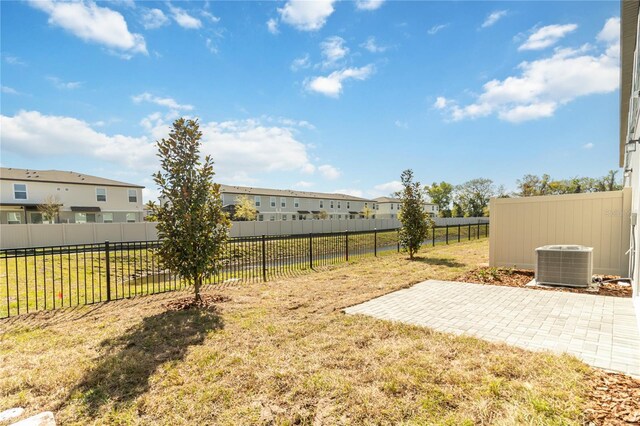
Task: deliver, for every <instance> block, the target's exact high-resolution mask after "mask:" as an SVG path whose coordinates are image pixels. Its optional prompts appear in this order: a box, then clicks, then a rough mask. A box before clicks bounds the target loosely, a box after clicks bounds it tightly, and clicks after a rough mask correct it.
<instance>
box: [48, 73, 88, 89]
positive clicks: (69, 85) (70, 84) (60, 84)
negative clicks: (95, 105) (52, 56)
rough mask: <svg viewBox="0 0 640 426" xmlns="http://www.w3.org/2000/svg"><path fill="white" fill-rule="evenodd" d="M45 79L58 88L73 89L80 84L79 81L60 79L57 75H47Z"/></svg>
mask: <svg viewBox="0 0 640 426" xmlns="http://www.w3.org/2000/svg"><path fill="white" fill-rule="evenodd" d="M47 80H49V81H50V82H51V84H53V85H54V87H55V88H56V89H59V90H73V89H78V88H80V87H81V86H82V82H81V81H62V80H60V79H59V78H58V77H52V76H48V77H47Z"/></svg>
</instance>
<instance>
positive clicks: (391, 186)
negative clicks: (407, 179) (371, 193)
mask: <svg viewBox="0 0 640 426" xmlns="http://www.w3.org/2000/svg"><path fill="white" fill-rule="evenodd" d="M373 189H374V190H375V191H377V192H382V193H384V194H387V195H389V194H393V193H394V192H398V191H400V190H402V182H400V181H399V180H392V181H391V182H386V183H381V184H379V185H376V186H374V187H373Z"/></svg>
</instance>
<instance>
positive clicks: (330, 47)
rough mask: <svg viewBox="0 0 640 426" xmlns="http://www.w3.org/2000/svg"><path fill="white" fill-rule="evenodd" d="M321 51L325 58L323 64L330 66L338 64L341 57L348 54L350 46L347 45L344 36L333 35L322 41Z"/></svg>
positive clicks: (325, 66) (326, 66)
mask: <svg viewBox="0 0 640 426" xmlns="http://www.w3.org/2000/svg"><path fill="white" fill-rule="evenodd" d="M320 52H321V54H322V57H323V58H324V61H322V66H323V67H324V68H330V67H334V66H336V64H337V62H338V61H339V60H340V59H342V58H344V57H345V56H347V54H348V53H349V48H348V47H347V46H345V41H344V39H343V38H342V37H338V36H332V37H327V38H326V39H325V40H324V41H323V42H321V43H320Z"/></svg>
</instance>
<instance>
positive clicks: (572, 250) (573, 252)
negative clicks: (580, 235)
mask: <svg viewBox="0 0 640 426" xmlns="http://www.w3.org/2000/svg"><path fill="white" fill-rule="evenodd" d="M592 277H593V247H585V246H579V245H550V246H544V247H538V248H537V249H536V283H538V284H547V285H558V286H569V287H588V286H589V284H591V278H592Z"/></svg>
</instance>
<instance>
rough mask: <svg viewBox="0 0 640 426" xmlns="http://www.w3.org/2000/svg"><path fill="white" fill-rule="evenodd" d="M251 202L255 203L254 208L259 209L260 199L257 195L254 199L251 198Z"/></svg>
mask: <svg viewBox="0 0 640 426" xmlns="http://www.w3.org/2000/svg"><path fill="white" fill-rule="evenodd" d="M253 202H254V203H255V205H256V207H260V204H261V203H262V200H261V199H260V196H259V195H256V196H255V197H253Z"/></svg>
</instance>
